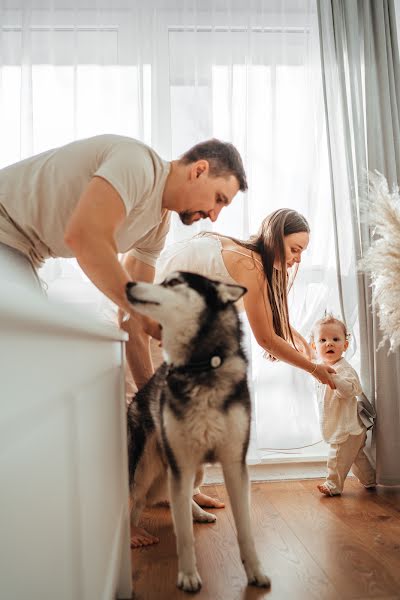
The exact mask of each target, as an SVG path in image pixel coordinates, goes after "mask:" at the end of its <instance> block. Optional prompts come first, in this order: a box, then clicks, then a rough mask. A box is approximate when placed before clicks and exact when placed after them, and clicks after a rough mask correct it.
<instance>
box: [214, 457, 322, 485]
mask: <svg viewBox="0 0 400 600" xmlns="http://www.w3.org/2000/svg"><path fill="white" fill-rule="evenodd" d="M248 469H249V475H250V479H251V481H280V480H285V479H320V478H324V477H325V476H326V457H321V458H320V457H312V458H311V457H304V458H303V459H302V460H301V461H299V459H298V458H297V459H294V458H292V457H290V458H286V459H282V458H280V459H279V462H277V459H273V458H271V459H264V460H263V462H262V463H259V464H249V465H248ZM204 483H205V484H212V483H223V474H222V468H221V466H220V465H208V466H207V468H206V473H205V481H204Z"/></svg>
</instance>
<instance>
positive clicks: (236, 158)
mask: <svg viewBox="0 0 400 600" xmlns="http://www.w3.org/2000/svg"><path fill="white" fill-rule="evenodd" d="M180 160H181V162H183V163H184V164H185V165H188V164H190V163H194V162H196V161H197V160H206V161H208V163H209V165H210V175H211V177H228V176H229V175H233V176H234V177H236V179H237V182H238V184H239V189H240V191H241V192H245V191H246V190H247V178H246V172H245V170H244V167H243V162H242V158H241V156H240V154H239V152H238V151H237V150H236V148H235V146H234V145H233V144H231V143H229V142H221V141H220V140H217V139H215V138H212V139H211V140H207V141H205V142H200V143H199V144H196V145H195V146H193V148H190V150H188V151H187V152H185V154H183V155H182V156H181V157H180Z"/></svg>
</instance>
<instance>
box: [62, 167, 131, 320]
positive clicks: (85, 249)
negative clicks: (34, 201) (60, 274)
mask: <svg viewBox="0 0 400 600" xmlns="http://www.w3.org/2000/svg"><path fill="white" fill-rule="evenodd" d="M125 218H126V209H125V205H124V203H123V201H122V199H121V197H120V195H119V194H118V192H117V191H116V190H115V189H114V188H113V187H112V185H111V184H109V183H108V182H107V181H106V180H105V179H102V178H101V177H93V179H92V180H91V181H90V183H89V184H88V186H87V187H86V189H85V190H84V191H83V193H82V195H81V197H80V199H79V202H78V204H77V205H76V207H75V210H74V211H73V213H72V215H71V217H70V220H69V222H68V223H67V226H66V229H65V232H64V241H65V243H66V245H67V246H68V247H69V248H70V249H71V250H72V251H73V253H74V256H75V258H76V259H77V261H78V263H79V266H80V267H81V268H82V270H83V271H84V272H85V273H86V275H87V276H88V277H89V279H90V280H91V281H92V282H93V283H94V285H95V286H96V287H97V288H98V289H99V290H100V291H102V292H103V293H104V294H105V295H106V296H108V298H110V299H111V300H112V301H113V302H115V303H116V304H118V306H119V307H121V308H123V309H124V310H125V311H126V312H129V313H130V312H131V310H132V309H131V307H130V305H129V303H128V301H127V299H126V296H125V286H126V284H127V282H128V281H129V276H128V274H127V273H126V271H125V270H124V268H123V267H122V266H121V264H120V262H119V260H118V251H117V246H116V243H115V232H116V230H117V229H118V227H119V226H120V225H121V223H122V222H123V221H124V219H125Z"/></svg>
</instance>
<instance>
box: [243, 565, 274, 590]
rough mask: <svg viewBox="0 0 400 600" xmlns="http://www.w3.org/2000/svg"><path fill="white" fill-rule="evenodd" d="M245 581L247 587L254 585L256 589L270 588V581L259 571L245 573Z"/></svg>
mask: <svg viewBox="0 0 400 600" xmlns="http://www.w3.org/2000/svg"><path fill="white" fill-rule="evenodd" d="M247 580H248V583H249V585H255V586H256V587H266V588H269V587H271V580H270V578H269V577H267V575H264V573H262V572H261V571H260V570H258V569H257V570H255V571H254V572H253V573H247Z"/></svg>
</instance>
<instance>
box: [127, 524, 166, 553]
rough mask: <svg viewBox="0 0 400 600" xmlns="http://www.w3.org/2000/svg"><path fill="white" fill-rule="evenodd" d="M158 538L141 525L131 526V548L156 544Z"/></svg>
mask: <svg viewBox="0 0 400 600" xmlns="http://www.w3.org/2000/svg"><path fill="white" fill-rule="evenodd" d="M159 541H160V540H159V539H158V537H156V536H155V535H151V533H149V532H148V531H146V530H145V529H143V528H142V527H133V526H132V527H131V548H141V547H142V546H151V544H157V543H158V542H159Z"/></svg>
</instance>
